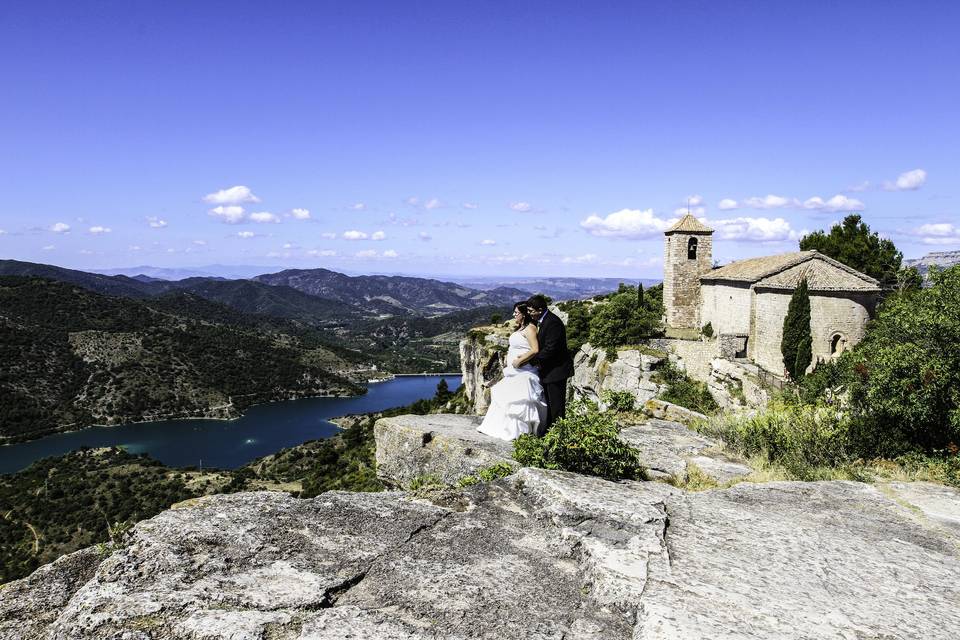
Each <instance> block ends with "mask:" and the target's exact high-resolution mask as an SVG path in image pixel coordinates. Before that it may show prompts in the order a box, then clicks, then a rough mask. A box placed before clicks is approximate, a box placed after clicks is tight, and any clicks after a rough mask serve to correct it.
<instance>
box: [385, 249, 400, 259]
mask: <svg viewBox="0 0 960 640" xmlns="http://www.w3.org/2000/svg"><path fill="white" fill-rule="evenodd" d="M399 255H400V254H398V253H397V252H396V251H394V250H393V249H387V250H386V251H384V252H383V257H384V258H396V257H398V256H399Z"/></svg>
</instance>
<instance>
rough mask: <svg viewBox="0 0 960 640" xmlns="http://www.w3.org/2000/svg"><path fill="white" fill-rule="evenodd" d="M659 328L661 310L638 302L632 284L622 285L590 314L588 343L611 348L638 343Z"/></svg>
mask: <svg viewBox="0 0 960 640" xmlns="http://www.w3.org/2000/svg"><path fill="white" fill-rule="evenodd" d="M659 329H660V314H659V313H657V312H655V311H651V310H650V309H649V308H648V307H647V306H646V305H644V306H640V305H638V304H637V295H636V292H635V291H634V290H633V288H632V287H627V288H625V289H621V290H620V291H618V292H617V293H615V294H613V295H612V296H610V298H609V299H608V300H607V301H606V303H604V304H601V305H599V306H598V307H597V308H596V309H595V310H594V312H593V314H592V317H591V318H590V344H592V345H594V346H597V347H603V348H613V347H618V346H620V345H625V344H637V343H639V342H640V341H641V340H644V339H645V338H649V337H651V336H653V335H654V334H655V333H657V332H658V330H659Z"/></svg>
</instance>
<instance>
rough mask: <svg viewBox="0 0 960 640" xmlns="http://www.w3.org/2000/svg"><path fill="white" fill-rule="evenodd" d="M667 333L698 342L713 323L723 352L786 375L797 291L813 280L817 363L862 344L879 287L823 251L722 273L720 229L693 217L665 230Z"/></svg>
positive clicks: (737, 265) (742, 264) (738, 265)
mask: <svg viewBox="0 0 960 640" xmlns="http://www.w3.org/2000/svg"><path fill="white" fill-rule="evenodd" d="M664 235H665V241H664V245H665V247H664V262H663V302H664V306H665V307H666V326H667V336H668V337H674V338H698V337H699V335H700V334H701V332H702V330H703V327H704V326H706V325H707V324H709V325H710V326H711V327H712V329H713V335H714V337H715V338H716V339H717V341H718V343H719V344H718V348H719V355H720V356H721V357H724V358H729V359H747V360H750V361H752V362H754V363H755V364H757V365H759V366H760V367H762V368H763V369H766V370H767V371H769V372H771V373H773V374H776V375H783V374H784V366H783V356H782V354H781V352H780V341H781V338H782V337H783V319H784V317H785V316H786V315H787V306H788V305H789V303H790V297H791V295H792V294H793V290H794V288H795V287H796V286H797V285H798V284H799V283H800V282H801V281H802V280H803V279H806V280H807V286H808V288H809V291H810V329H811V333H812V335H813V362H814V363H816V362H818V361H821V360H827V359H830V358H833V357H836V356H837V355H839V354H840V353H841V352H842V351H844V350H845V349H849V348H850V347H852V346H853V345H855V344H856V343H858V342H859V341H860V340H861V339H862V338H863V334H864V328H865V326H866V323H867V321H868V320H869V319H870V317H871V315H872V314H873V312H874V309H875V307H876V304H877V300H878V297H879V294H880V286H879V283H878V282H877V281H876V280H874V279H873V278H871V277H869V276H867V275H864V274H862V273H860V272H859V271H857V270H855V269H851V268H850V267H848V266H846V265H844V264H841V263H840V262H837V261H836V260H833V259H832V258H828V257H827V256H825V255H823V254H821V253H818V252H817V251H796V252H793V253H783V254H780V255H775V256H764V257H762V258H749V259H747V260H738V261H737V262H732V263H730V264H728V265H726V266H723V267H719V268H716V269H714V268H713V262H712V249H713V230H712V229H710V228H708V227H707V226H706V225H704V224H703V223H702V222H700V221H699V220H697V219H696V218H695V217H694V216H692V215H690V214H689V213H688V214H687V215H685V216H683V218H681V219H680V220H679V221H678V222H677V223H676V224H674V225H673V226H672V227H670V228H669V229H667V231H666V232H665V233H664Z"/></svg>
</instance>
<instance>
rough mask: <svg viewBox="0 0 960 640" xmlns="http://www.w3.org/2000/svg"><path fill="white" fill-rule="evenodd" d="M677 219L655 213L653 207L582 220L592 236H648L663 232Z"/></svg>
mask: <svg viewBox="0 0 960 640" xmlns="http://www.w3.org/2000/svg"><path fill="white" fill-rule="evenodd" d="M674 222H675V220H665V219H663V218H658V217H656V216H655V215H653V209H645V210H643V211H641V210H639V209H621V210H620V211H615V212H613V213H611V214H610V215H608V216H607V217H605V218H601V217H600V216H598V215H596V214H593V215H591V216H589V217H588V218H587V219H586V220H583V221H581V222H580V226H581V227H582V228H583V229H585V230H586V232H587V233H589V234H590V235H592V236H599V237H601V238H647V237H652V236H655V235H657V234H660V233H663V232H664V231H666V230H667V228H668V227H669V226H670V225H671V224H673V223H674Z"/></svg>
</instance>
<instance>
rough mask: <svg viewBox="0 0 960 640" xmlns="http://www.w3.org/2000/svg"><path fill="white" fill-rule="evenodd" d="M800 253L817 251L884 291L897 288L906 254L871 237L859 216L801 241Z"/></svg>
mask: <svg viewBox="0 0 960 640" xmlns="http://www.w3.org/2000/svg"><path fill="white" fill-rule="evenodd" d="M800 249H801V250H802V251H807V250H810V249H816V250H817V251H819V252H820V253H822V254H824V255H827V256H830V257H831V258H833V259H834V260H838V261H840V262H842V263H843V264H845V265H847V266H848V267H853V268H854V269H856V270H857V271H860V272H861V273H865V274H867V275H868V276H870V277H871V278H876V279H877V280H879V281H880V286H881V287H883V288H884V289H892V288H894V287H895V286H896V284H897V278H898V272H899V271H900V265H901V263H902V261H903V254H902V253H900V252H899V251H898V250H897V247H896V245H894V244H893V241H891V240H887V239H886V238H881V237H880V236H879V235H878V234H877V233H871V232H870V227H868V226H867V224H866V223H865V222H863V221H862V220H861V218H860V216H859V215H857V214H855V213H852V214H850V215H848V216H847V217H846V218H844V219H843V222H841V223H840V224H835V225H833V226H832V227H831V228H830V231H829V232H828V233H827V232H823V231H815V232H813V233H810V234H808V235H806V236H804V237H803V238H801V239H800Z"/></svg>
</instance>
